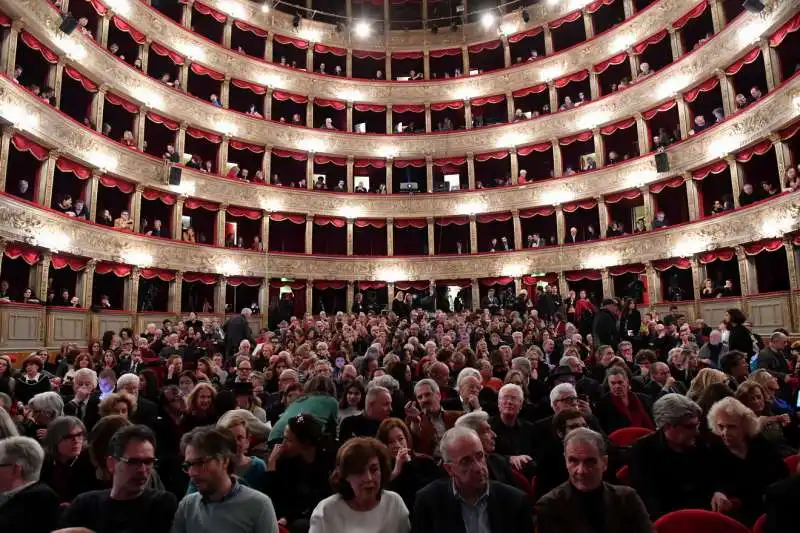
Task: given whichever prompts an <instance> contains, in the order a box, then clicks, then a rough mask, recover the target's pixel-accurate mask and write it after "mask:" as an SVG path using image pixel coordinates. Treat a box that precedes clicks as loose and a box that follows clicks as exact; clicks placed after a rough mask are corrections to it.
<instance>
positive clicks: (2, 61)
mask: <svg viewBox="0 0 800 533" xmlns="http://www.w3.org/2000/svg"><path fill="white" fill-rule="evenodd" d="M23 27H24V24H23V22H22V21H21V20H15V21H13V22H12V23H11V29H10V30H9V31H8V33H7V34H6V36H5V38H4V39H3V42H2V44H1V45H0V68H2V70H3V72H5V73H6V75H7V76H9V77H10V76H13V74H14V67H15V66H16V61H17V43H18V42H19V32H20V31H22V28H23Z"/></svg>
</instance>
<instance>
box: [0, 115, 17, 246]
mask: <svg viewBox="0 0 800 533" xmlns="http://www.w3.org/2000/svg"><path fill="white" fill-rule="evenodd" d="M13 135H14V127H13V126H3V127H2V136H0V191H4V190H6V176H7V174H8V152H9V150H10V149H11V137H12V136H13ZM0 252H2V250H0Z"/></svg>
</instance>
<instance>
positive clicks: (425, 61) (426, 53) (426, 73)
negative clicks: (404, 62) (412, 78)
mask: <svg viewBox="0 0 800 533" xmlns="http://www.w3.org/2000/svg"><path fill="white" fill-rule="evenodd" d="M422 77H423V78H425V79H426V80H429V79H431V52H430V50H428V45H427V44H426V45H425V49H424V50H423V51H422Z"/></svg>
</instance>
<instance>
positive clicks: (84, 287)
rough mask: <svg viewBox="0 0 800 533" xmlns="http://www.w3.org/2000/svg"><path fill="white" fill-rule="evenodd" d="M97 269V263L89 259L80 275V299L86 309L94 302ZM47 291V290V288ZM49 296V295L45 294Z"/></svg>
mask: <svg viewBox="0 0 800 533" xmlns="http://www.w3.org/2000/svg"><path fill="white" fill-rule="evenodd" d="M95 268H97V261H96V260H95V259H89V260H88V261H87V262H86V266H85V267H84V268H83V270H82V271H81V272H80V273H78V285H79V286H80V294H79V295H78V298H79V299H80V301H81V302H83V305H84V306H85V307H89V304H90V303H91V301H92V291H93V290H94V270H95ZM45 290H47V288H45ZM45 294H47V293H45Z"/></svg>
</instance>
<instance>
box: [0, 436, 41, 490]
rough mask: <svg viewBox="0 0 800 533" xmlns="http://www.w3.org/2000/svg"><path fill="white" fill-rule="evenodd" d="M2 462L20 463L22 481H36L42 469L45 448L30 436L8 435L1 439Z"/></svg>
mask: <svg viewBox="0 0 800 533" xmlns="http://www.w3.org/2000/svg"><path fill="white" fill-rule="evenodd" d="M0 462H2V463H3V464H13V465H19V466H20V478H21V479H22V481H24V482H26V483H30V482H36V481H39V474H40V473H41V471H42V463H44V450H43V449H42V447H41V446H40V445H39V443H38V442H36V441H35V440H33V439H32V438H30V437H8V438H7V439H3V440H0Z"/></svg>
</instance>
